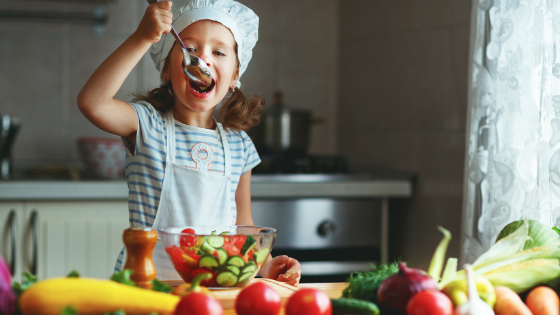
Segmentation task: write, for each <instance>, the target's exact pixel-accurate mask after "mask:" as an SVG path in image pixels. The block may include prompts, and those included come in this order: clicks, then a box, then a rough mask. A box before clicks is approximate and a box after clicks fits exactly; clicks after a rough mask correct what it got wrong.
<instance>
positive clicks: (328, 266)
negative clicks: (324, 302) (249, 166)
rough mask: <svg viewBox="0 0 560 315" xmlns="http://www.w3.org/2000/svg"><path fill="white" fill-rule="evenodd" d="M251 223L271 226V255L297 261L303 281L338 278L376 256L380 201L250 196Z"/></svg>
mask: <svg viewBox="0 0 560 315" xmlns="http://www.w3.org/2000/svg"><path fill="white" fill-rule="evenodd" d="M251 206H252V212H253V219H254V222H255V225H258V226H267V227H273V228H275V229H277V230H278V237H277V239H276V242H275V244H274V247H273V248H272V256H278V255H288V256H290V257H293V258H296V259H297V260H298V261H299V262H300V263H301V270H302V279H301V282H342V281H346V279H347V278H348V276H349V275H350V273H351V272H353V271H366V270H369V269H370V264H371V263H373V264H377V263H378V262H379V258H380V231H381V226H380V222H381V218H380V216H381V210H380V209H381V201H380V200H348V199H277V200H253V201H252V203H251Z"/></svg>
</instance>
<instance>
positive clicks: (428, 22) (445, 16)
mask: <svg viewBox="0 0 560 315" xmlns="http://www.w3.org/2000/svg"><path fill="white" fill-rule="evenodd" d="M452 2H453V1H445V0H424V1H406V0H397V1H363V0H345V1H342V2H341V4H340V21H341V22H340V23H341V38H342V39H343V40H344V41H355V40H360V39H363V38H369V37H370V36H371V35H372V34H398V33H403V32H410V31H417V30H419V29H430V28H437V27H442V26H445V25H448V24H450V23H451V22H452V20H451V15H450V13H451V11H450V6H451V3H452Z"/></svg>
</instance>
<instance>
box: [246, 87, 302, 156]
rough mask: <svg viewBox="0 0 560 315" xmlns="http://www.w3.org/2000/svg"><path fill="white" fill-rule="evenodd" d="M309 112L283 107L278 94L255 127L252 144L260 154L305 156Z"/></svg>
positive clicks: (278, 93)
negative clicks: (253, 143)
mask: <svg viewBox="0 0 560 315" xmlns="http://www.w3.org/2000/svg"><path fill="white" fill-rule="evenodd" d="M311 116H312V114H311V111H307V110H301V109H291V108H287V107H285V106H284V105H283V102H282V96H281V93H280V92H277V93H276V95H275V101H274V104H273V106H272V107H271V108H269V109H268V110H267V111H266V112H265V115H264V117H263V120H262V122H261V124H260V125H258V126H257V127H255V132H254V142H255V146H256V148H257V151H259V153H260V154H266V153H272V154H290V155H296V156H297V155H305V154H306V153H307V149H308V147H309V136H310V126H311V122H312V121H311Z"/></svg>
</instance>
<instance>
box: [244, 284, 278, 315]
mask: <svg viewBox="0 0 560 315" xmlns="http://www.w3.org/2000/svg"><path fill="white" fill-rule="evenodd" d="M281 307H282V299H281V298H280V294H278V292H276V291H275V290H274V289H273V288H271V287H270V286H268V285H267V284H265V283H263V282H256V283H253V284H251V285H249V286H247V287H245V288H244V289H243V290H241V292H239V294H238V295H237V299H236V300H235V310H236V311H237V314H238V315H254V314H259V315H278V313H280V308H281Z"/></svg>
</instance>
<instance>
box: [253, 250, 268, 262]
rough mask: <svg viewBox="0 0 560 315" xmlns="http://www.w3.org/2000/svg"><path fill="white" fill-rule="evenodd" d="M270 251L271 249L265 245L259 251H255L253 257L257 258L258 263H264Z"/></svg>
mask: <svg viewBox="0 0 560 315" xmlns="http://www.w3.org/2000/svg"><path fill="white" fill-rule="evenodd" d="M268 251H269V249H268V248H267V247H263V248H261V249H259V250H258V251H256V252H253V257H254V258H255V261H256V262H257V264H262V263H264V261H265V260H266V258H267V257H268Z"/></svg>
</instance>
